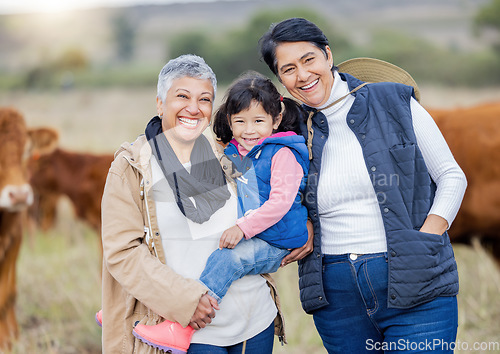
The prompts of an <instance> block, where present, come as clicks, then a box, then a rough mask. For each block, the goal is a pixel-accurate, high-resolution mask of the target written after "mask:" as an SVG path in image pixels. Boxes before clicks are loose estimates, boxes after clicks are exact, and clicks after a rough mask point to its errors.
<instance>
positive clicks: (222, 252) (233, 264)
mask: <svg viewBox="0 0 500 354" xmlns="http://www.w3.org/2000/svg"><path fill="white" fill-rule="evenodd" d="M289 253H290V251H289V250H287V249H282V248H278V247H274V246H271V245H270V244H268V243H267V242H265V241H262V240H261V239H260V238H257V237H253V238H251V239H249V240H246V239H242V240H241V241H240V242H239V243H238V244H237V245H236V247H235V248H232V249H230V248H223V249H218V250H215V251H214V252H213V253H212V254H211V255H210V257H208V260H207V264H206V265H205V269H204V270H203V272H202V273H201V276H200V279H199V280H200V282H201V283H202V284H204V285H205V286H206V287H207V288H208V289H209V292H208V294H209V295H210V296H212V297H214V298H215V299H217V301H218V302H220V300H221V299H222V298H223V297H224V295H226V292H227V290H228V289H229V286H230V285H231V283H232V282H233V281H235V280H237V279H240V278H241V277H243V276H245V275H250V274H263V273H274V272H276V271H277V270H278V268H279V267H280V264H281V260H282V259H283V258H284V257H285V256H286V255H288V254H289Z"/></svg>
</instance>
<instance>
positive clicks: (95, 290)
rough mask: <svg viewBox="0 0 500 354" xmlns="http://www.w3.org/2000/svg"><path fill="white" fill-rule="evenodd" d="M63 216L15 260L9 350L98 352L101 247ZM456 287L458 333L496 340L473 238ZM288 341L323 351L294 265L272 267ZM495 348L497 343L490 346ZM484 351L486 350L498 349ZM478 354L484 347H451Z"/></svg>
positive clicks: (301, 349) (481, 256)
mask: <svg viewBox="0 0 500 354" xmlns="http://www.w3.org/2000/svg"><path fill="white" fill-rule="evenodd" d="M61 204H62V205H60V206H59V211H60V213H62V214H63V215H64V214H66V215H64V218H61V219H60V220H59V222H58V225H57V227H56V228H55V229H54V230H53V231H51V232H48V233H40V232H35V233H33V234H31V235H30V234H26V236H25V239H24V243H23V246H22V250H21V255H20V258H19V262H18V300H17V314H18V320H19V324H20V337H19V340H18V342H17V344H16V345H15V349H14V353H19V354H21V353H57V354H71V353H89V354H90V353H99V352H100V351H101V346H100V340H101V337H100V334H101V330H100V328H99V327H98V326H97V325H96V323H95V321H94V314H95V312H96V310H98V309H99V308H100V301H101V284H100V275H99V274H100V250H99V248H98V243H97V242H98V238H97V235H96V234H95V233H94V232H93V231H92V230H90V229H89V228H88V227H87V226H86V225H83V224H82V223H80V222H78V221H74V220H73V219H72V217H71V215H70V214H71V213H70V212H71V207H70V206H69V204H67V203H66V202H65V201H64V200H63V202H62V203H61ZM455 252H456V257H457V262H458V266H459V274H460V281H461V284H460V285H461V291H460V295H459V297H458V299H459V332H458V340H459V341H460V342H462V343H466V344H467V345H469V346H470V347H472V345H474V343H484V344H483V345H487V343H489V342H495V343H497V344H496V345H497V346H498V345H500V338H499V333H500V295H499V294H500V272H499V269H498V268H497V267H496V264H494V263H493V261H492V260H491V258H490V256H489V255H488V254H487V253H486V252H485V250H484V249H483V248H481V247H480V246H479V245H478V244H476V245H475V246H474V247H468V246H463V245H458V246H456V247H455ZM276 279H277V282H278V287H279V291H280V296H281V300H282V304H283V309H284V312H285V320H286V330H287V338H288V342H289V344H288V345H286V346H283V347H282V346H280V345H279V343H278V342H276V346H275V353H292V354H299V353H309V354H320V353H326V351H325V350H324V348H323V347H322V345H321V340H320V339H319V337H318V334H317V332H316V330H315V328H314V324H313V322H312V318H311V316H308V315H306V314H305V313H304V312H303V311H302V309H301V307H300V303H299V300H298V285H297V284H298V283H297V281H298V280H297V267H296V265H289V266H287V267H285V268H284V269H281V270H279V271H278V273H277V274H276ZM497 349H498V347H497ZM499 350H500V349H498V350H497V351H490V352H499ZM456 352H457V353H481V352H487V351H464V350H461V351H456Z"/></svg>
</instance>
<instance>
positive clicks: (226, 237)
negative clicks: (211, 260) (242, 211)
mask: <svg viewBox="0 0 500 354" xmlns="http://www.w3.org/2000/svg"><path fill="white" fill-rule="evenodd" d="M243 236H245V235H244V234H243V231H241V229H240V228H239V227H238V225H234V226H233V227H230V228H229V229H227V230H226V231H224V232H223V233H222V236H221V237H220V241H219V249H223V248H234V247H236V245H237V244H238V242H240V241H241V239H242V238H243Z"/></svg>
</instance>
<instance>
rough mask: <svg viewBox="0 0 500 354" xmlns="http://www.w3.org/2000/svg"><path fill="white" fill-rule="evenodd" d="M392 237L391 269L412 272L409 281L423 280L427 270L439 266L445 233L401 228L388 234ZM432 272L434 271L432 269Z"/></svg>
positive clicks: (390, 251)
mask: <svg viewBox="0 0 500 354" xmlns="http://www.w3.org/2000/svg"><path fill="white" fill-rule="evenodd" d="M388 236H389V237H391V242H390V249H389V250H388V253H389V256H390V257H391V269H394V270H402V271H403V272H412V271H415V273H414V274H410V273H409V274H408V275H409V278H408V279H407V281H408V282H412V281H422V280H424V279H423V278H428V277H429V276H430V277H432V275H431V274H429V275H428V276H425V275H424V273H426V272H427V270H432V269H433V268H436V267H438V266H439V264H440V261H441V253H442V250H443V247H444V245H445V237H444V236H443V235H437V234H430V233H427V232H421V231H418V230H399V231H394V232H392V233H390V235H388ZM430 273H433V271H431V272H430Z"/></svg>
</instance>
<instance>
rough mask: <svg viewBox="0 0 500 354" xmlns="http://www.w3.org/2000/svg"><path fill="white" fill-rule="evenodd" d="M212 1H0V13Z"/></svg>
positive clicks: (207, 0) (206, 0)
mask: <svg viewBox="0 0 500 354" xmlns="http://www.w3.org/2000/svg"><path fill="white" fill-rule="evenodd" d="M209 1H214V0H0V13H1V14H9V13H25V12H49V13H51V12H64V11H69V10H75V9H82V8H92V7H112V6H129V5H138V4H169V3H175V2H177V3H179V2H209Z"/></svg>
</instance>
